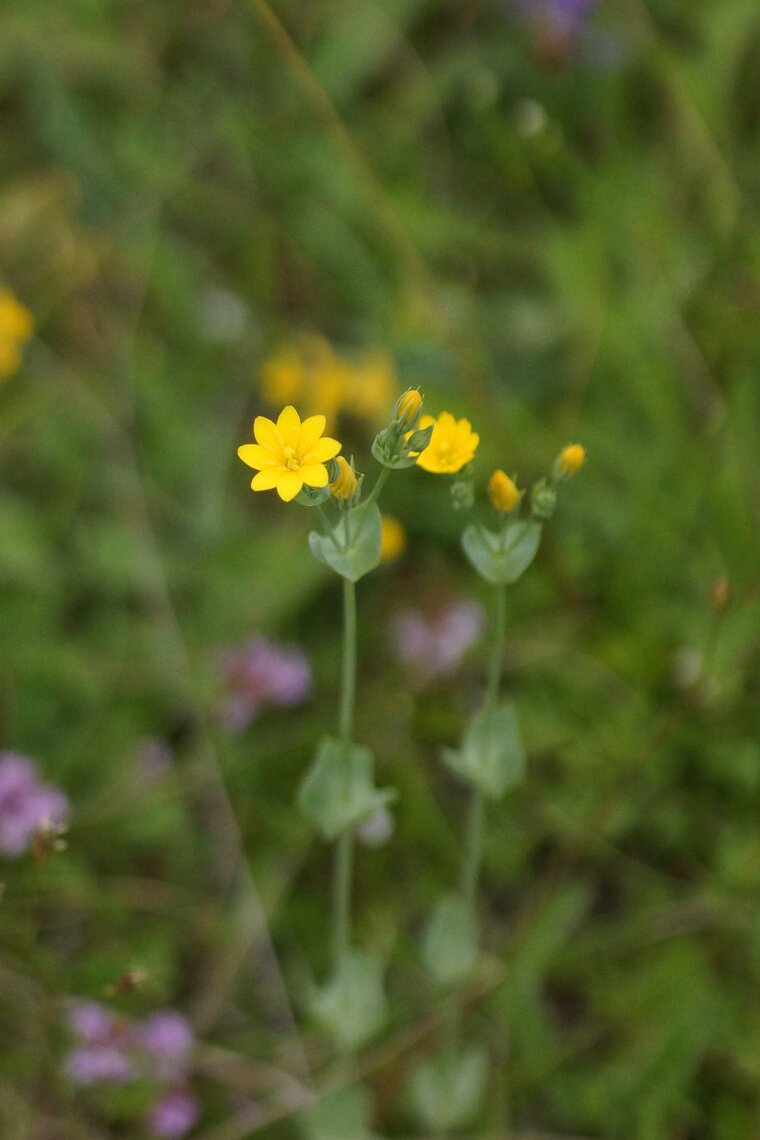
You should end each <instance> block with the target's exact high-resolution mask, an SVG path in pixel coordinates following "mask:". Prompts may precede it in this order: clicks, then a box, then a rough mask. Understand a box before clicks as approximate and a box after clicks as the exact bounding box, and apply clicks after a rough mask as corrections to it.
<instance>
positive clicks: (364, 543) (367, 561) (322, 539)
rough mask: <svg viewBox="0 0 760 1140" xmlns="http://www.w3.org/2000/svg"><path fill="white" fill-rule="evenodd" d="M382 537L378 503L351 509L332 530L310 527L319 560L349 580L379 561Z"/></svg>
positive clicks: (356, 577) (313, 552) (315, 552)
mask: <svg viewBox="0 0 760 1140" xmlns="http://www.w3.org/2000/svg"><path fill="white" fill-rule="evenodd" d="M346 519H347V520H348V541H346V529H345V520H346ZM381 539H382V520H381V516H380V510H379V508H378V506H377V504H376V503H365V504H364V506H359V507H355V508H354V509H353V510H351V511H349V512H348V513H347V514H346V515H345V516H344V517H343V518H341V520H340V522H339V523H338V525H337V526H335V527H333V529H332V530H331V531H330V533H329V534H320V533H319V531H316V530H313V531H311V533H310V534H309V549H310V550H311V553H312V554H313V555H314V557H315V558H316V559H317V561H318V562H321V563H322V564H323V565H324V566H329V567H330V569H331V570H334V571H335V573H336V574H340V575H341V577H342V578H348V580H349V582H358V581H359V579H360V578H363V577H364V575H365V574H368V573H369V571H370V570H374V569H375V567H376V566H377V565H378V564H379V562H380V543H381Z"/></svg>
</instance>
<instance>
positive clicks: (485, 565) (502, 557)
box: [462, 522, 541, 586]
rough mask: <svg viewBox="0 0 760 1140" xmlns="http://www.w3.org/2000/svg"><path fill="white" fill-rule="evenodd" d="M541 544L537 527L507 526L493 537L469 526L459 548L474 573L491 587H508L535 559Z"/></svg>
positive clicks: (534, 524)
mask: <svg viewBox="0 0 760 1140" xmlns="http://www.w3.org/2000/svg"><path fill="white" fill-rule="evenodd" d="M540 541H541V523H538V522H512V523H507V525H506V527H505V528H504V531H503V532H502V533H500V534H496V533H494V532H493V531H490V530H487V529H486V527H484V526H481V525H480V523H472V524H471V525H470V526H468V527H467V528H466V529H465V531H464V533H463V535H462V546H463V548H464V552H465V554H466V555H467V557H468V558H469V560H470V562H471V563H472V565H473V567H474V568H475V570H477V572H478V574H480V576H481V578H485V580H486V582H490V583H491V584H492V585H494V586H500V585H511V584H512V583H513V582H516V581H517V579H518V578H519V577H520V576H521V574H523V573H524V572H525V571H526V570H527V568H528V567H529V566H530V564H531V562H532V561H533V559H534V558H535V557H536V552H537V551H538V545H539V543H540Z"/></svg>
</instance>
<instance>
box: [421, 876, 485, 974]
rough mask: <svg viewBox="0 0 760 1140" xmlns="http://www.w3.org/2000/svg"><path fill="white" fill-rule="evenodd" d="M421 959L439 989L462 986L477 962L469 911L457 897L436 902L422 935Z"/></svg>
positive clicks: (476, 946) (476, 941)
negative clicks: (438, 985)
mask: <svg viewBox="0 0 760 1140" xmlns="http://www.w3.org/2000/svg"><path fill="white" fill-rule="evenodd" d="M422 957H423V960H424V962H425V965H426V966H427V968H428V970H430V972H431V974H432V975H433V976H434V977H435V979H436V981H438V982H440V984H441V985H444V986H451V985H455V984H457V983H459V982H462V981H463V980H464V979H465V978H466V977H467V975H468V974H470V973H471V972H472V969H473V967H474V966H475V963H476V962H477V960H478V940H477V927H476V923H475V916H474V915H473V913H472V908H471V907H470V906H468V905H467V903H466V902H465V900H464V899H463V898H462V897H461V896H460V895H455V894H448V895H444V896H443V898H442V899H440V900H439V902H438V904H437V906H436V908H435V910H434V911H433V914H432V916H431V919H430V923H429V925H428V927H427V930H426V931H425V937H424V939H423V942H422Z"/></svg>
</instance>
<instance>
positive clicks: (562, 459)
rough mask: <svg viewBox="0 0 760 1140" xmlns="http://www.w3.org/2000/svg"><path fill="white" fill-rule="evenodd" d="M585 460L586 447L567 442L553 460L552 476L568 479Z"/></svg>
mask: <svg viewBox="0 0 760 1140" xmlns="http://www.w3.org/2000/svg"><path fill="white" fill-rule="evenodd" d="M585 462H586V449H585V448H584V447H581V445H580V444H579V443H569V444H568V445H567V447H564V448H563V449H562V451H560V453H559V455H558V456H557V458H556V459H555V461H554V478H555V479H569V478H570V477H571V476H572V475H575V473H576V471H580V469H581V467H582V466H583V464H584V463H585Z"/></svg>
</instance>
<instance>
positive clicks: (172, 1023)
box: [135, 1009, 193, 1080]
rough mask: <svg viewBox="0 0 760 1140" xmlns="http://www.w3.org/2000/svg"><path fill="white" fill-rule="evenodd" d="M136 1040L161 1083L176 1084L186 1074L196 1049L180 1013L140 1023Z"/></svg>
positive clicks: (158, 1015) (163, 1013)
mask: <svg viewBox="0 0 760 1140" xmlns="http://www.w3.org/2000/svg"><path fill="white" fill-rule="evenodd" d="M135 1040H136V1042H137V1045H138V1047H139V1048H140V1049H142V1050H143V1052H145V1053H147V1054H148V1056H149V1057H150V1059H151V1061H152V1062H153V1071H154V1072H155V1075H156V1076H158V1077H159V1078H161V1079H162V1080H173V1079H176V1078H177V1077H178V1076H180V1075H181V1074H182V1072H183V1071H184V1067H185V1065H186V1062H187V1058H188V1055H189V1053H190V1050H191V1049H192V1047H193V1031H192V1029H191V1028H190V1025H189V1023H188V1022H187V1020H186V1019H185V1018H184V1017H183V1016H182V1014H181V1013H176V1012H175V1011H174V1010H172V1009H167V1010H163V1011H161V1012H159V1013H152V1014H150V1016H149V1017H146V1018H145V1020H144V1021H141V1022H140V1024H139V1025H138V1026H137V1028H136V1031H135Z"/></svg>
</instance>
